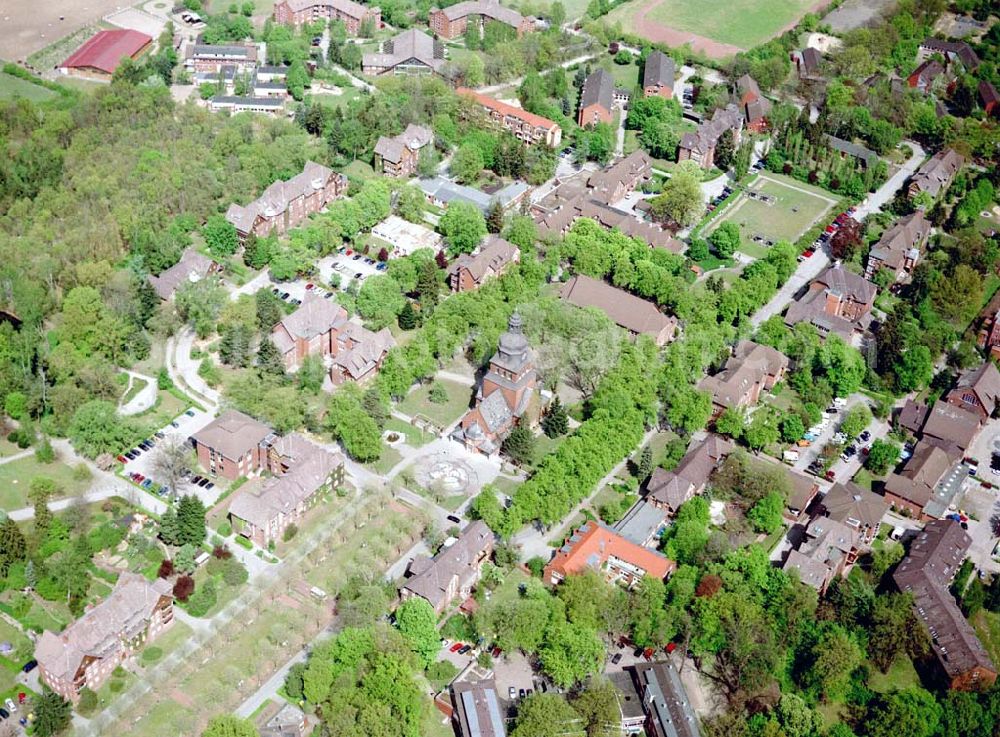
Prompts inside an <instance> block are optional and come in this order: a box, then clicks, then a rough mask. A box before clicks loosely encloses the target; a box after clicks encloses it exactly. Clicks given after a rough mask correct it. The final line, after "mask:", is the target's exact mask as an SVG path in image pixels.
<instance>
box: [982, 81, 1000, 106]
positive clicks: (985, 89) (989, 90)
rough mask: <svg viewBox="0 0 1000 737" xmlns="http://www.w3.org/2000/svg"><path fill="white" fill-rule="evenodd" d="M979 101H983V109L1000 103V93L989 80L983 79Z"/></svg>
mask: <svg viewBox="0 0 1000 737" xmlns="http://www.w3.org/2000/svg"><path fill="white" fill-rule="evenodd" d="M979 99H980V100H982V103H983V107H986V106H987V105H991V104H992V105H995V104H997V103H1000V93H998V92H997V88H996V87H994V86H993V83H992V82H990V81H989V80H988V79H983V80H980V82H979Z"/></svg>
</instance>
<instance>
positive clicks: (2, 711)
mask: <svg viewBox="0 0 1000 737" xmlns="http://www.w3.org/2000/svg"><path fill="white" fill-rule="evenodd" d="M9 716H10V712H9V711H7V710H6V709H0V719H6V718H7V717H9Z"/></svg>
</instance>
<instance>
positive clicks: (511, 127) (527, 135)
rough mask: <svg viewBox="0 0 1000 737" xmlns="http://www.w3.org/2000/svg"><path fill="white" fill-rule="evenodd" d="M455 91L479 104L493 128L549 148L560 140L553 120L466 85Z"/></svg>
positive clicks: (526, 141)
mask: <svg viewBox="0 0 1000 737" xmlns="http://www.w3.org/2000/svg"><path fill="white" fill-rule="evenodd" d="M455 91H456V92H457V93H458V94H460V95H464V96H466V97H468V98H470V99H471V100H473V101H474V102H475V103H476V104H477V105H479V107H480V108H481V109H482V111H483V112H484V113H485V115H486V121H487V123H488V124H489V125H491V126H492V127H493V128H495V129H499V130H507V131H510V132H511V133H512V134H513V135H514V137H515V138H517V139H518V140H521V141H524V142H525V143H526V144H528V145H529V146H531V145H533V144H535V143H544V144H545V145H546V146H548V147H550V148H555V147H556V146H558V145H559V143H560V142H561V141H562V128H560V127H559V125H558V124H557V123H556V122H555V121H552V120H549V119H548V118H543V117H542V116H541V115H535V114H534V113H529V112H528V111H527V110H524V109H522V108H519V107H516V106H514V105H509V104H507V103H506V102H500V100H494V99H493V98H492V97H487V96H486V95H481V94H479V93H478V92H476V91H474V90H470V89H468V88H467V87H459V88H458V89H457V90H455Z"/></svg>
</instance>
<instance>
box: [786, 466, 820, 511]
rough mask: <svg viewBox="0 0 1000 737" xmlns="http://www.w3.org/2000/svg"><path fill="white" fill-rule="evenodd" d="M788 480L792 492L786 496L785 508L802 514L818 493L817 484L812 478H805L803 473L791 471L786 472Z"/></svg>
mask: <svg viewBox="0 0 1000 737" xmlns="http://www.w3.org/2000/svg"><path fill="white" fill-rule="evenodd" d="M788 480H789V481H790V482H791V487H792V491H791V493H790V494H789V496H788V504H787V506H788V507H789V508H790V509H797V510H799V512H802V511H804V510H805V508H806V506H807V505H808V504H809V500H810V499H812V498H813V496H814V495H815V494H816V492H817V491H818V489H819V484H818V483H817V482H816V479H815V478H813V477H812V476H806V475H805V474H804V473H798V472H797V471H792V470H791V469H789V471H788Z"/></svg>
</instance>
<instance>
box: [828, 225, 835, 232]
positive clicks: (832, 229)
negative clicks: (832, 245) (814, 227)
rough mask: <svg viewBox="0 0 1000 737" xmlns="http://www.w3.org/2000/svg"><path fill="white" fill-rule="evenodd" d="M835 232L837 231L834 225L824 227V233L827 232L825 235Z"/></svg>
mask: <svg viewBox="0 0 1000 737" xmlns="http://www.w3.org/2000/svg"><path fill="white" fill-rule="evenodd" d="M836 230H837V227H836V226H835V225H827V226H826V232H827V233H833V232H835V231H836Z"/></svg>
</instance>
